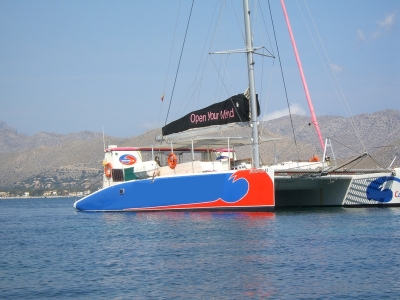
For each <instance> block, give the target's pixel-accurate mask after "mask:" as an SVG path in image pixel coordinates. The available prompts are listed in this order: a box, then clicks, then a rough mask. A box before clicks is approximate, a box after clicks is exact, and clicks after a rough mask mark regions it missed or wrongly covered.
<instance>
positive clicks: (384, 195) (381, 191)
mask: <svg viewBox="0 0 400 300" xmlns="http://www.w3.org/2000/svg"><path fill="white" fill-rule="evenodd" d="M394 182H400V179H399V178H396V177H393V176H390V177H388V176H384V177H379V178H377V179H375V180H374V181H372V182H371V183H370V184H369V185H368V187H367V192H366V193H367V198H368V200H375V201H378V202H382V203H387V202H390V201H391V200H392V199H393V191H392V190H391V187H392V186H393V183H394Z"/></svg>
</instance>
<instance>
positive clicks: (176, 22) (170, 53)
mask: <svg viewBox="0 0 400 300" xmlns="http://www.w3.org/2000/svg"><path fill="white" fill-rule="evenodd" d="M181 3H182V0H181V1H179V6H178V14H177V16H176V21H175V28H174V36H173V38H172V44H171V51H170V52H169V60H168V68H167V76H166V77H165V83H164V89H163V95H162V103H164V95H165V89H166V87H167V81H168V74H169V67H170V65H171V57H172V50H173V48H174V44H175V37H176V28H177V27H178V20H179V12H180V10H181ZM162 103H161V104H162ZM161 111H162V105H161V107H160V113H159V115H158V121H157V128H158V127H159V124H160V119H161Z"/></svg>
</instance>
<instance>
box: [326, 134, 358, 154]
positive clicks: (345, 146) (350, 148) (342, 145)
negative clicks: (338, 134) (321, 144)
mask: <svg viewBox="0 0 400 300" xmlns="http://www.w3.org/2000/svg"><path fill="white" fill-rule="evenodd" d="M328 139H331V140H332V141H335V142H336V143H338V144H340V145H342V146H343V147H345V148H347V149H349V150H351V151H354V152H355V153H357V154H358V155H360V154H361V153H360V152H359V151H357V150H354V149H352V148H350V147H349V146H346V145H345V144H342V143H341V142H339V141H338V140H335V139H333V138H331V137H328Z"/></svg>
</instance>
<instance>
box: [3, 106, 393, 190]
mask: <svg viewBox="0 0 400 300" xmlns="http://www.w3.org/2000/svg"><path fill="white" fill-rule="evenodd" d="M292 119H293V123H294V130H295V133H296V140H297V141H296V143H294V140H293V131H292V128H291V126H290V119H289V117H283V118H279V119H275V120H271V121H268V122H261V128H260V133H261V135H262V136H264V137H276V138H281V140H279V141H276V142H275V143H273V142H269V143H264V144H261V145H260V155H261V160H262V162H263V163H264V164H272V163H274V161H275V159H276V161H278V162H279V161H285V160H298V159H300V160H308V159H309V158H310V157H312V156H313V155H314V154H317V155H318V156H320V157H322V149H320V148H321V147H320V146H319V143H318V140H317V137H316V134H315V130H314V128H313V126H312V125H311V126H309V125H308V124H309V118H308V117H306V116H298V115H293V116H292ZM318 120H319V124H320V127H321V131H322V134H323V136H324V137H330V138H331V139H332V145H333V150H334V154H335V156H336V157H337V158H345V157H349V156H354V155H357V154H359V153H363V152H364V147H363V145H362V143H360V142H359V140H358V139H357V137H356V135H355V134H354V130H353V129H352V126H351V123H353V124H354V125H355V128H357V130H358V135H359V136H360V137H361V139H362V141H363V143H364V145H365V149H366V150H367V151H368V152H369V153H370V154H372V156H373V159H374V160H375V161H376V163H379V164H381V165H383V166H385V167H387V166H389V165H390V163H391V162H392V160H393V159H394V157H396V156H397V157H398V156H400V153H399V148H400V146H399V145H400V111H397V110H385V111H380V112H376V113H374V114H362V115H357V116H354V117H353V118H352V119H351V121H350V120H349V119H348V118H343V117H337V116H321V117H319V118H318ZM160 132H161V130H160V129H154V130H150V131H148V132H145V133H144V134H142V135H139V136H135V137H130V138H125V139H124V138H113V137H110V136H106V137H105V143H106V145H110V144H114V145H118V146H149V145H154V144H155V141H154V138H155V137H156V136H157V135H159V134H160ZM249 132H250V128H246V129H241V130H235V131H232V132H225V133H224V135H225V136H244V135H247V134H249ZM296 144H297V146H296ZM344 145H346V146H344ZM103 147H104V146H103V138H102V134H101V133H95V132H89V131H82V132H77V133H70V134H66V135H62V134H56V133H46V132H39V133H37V134H34V135H32V136H28V135H25V134H20V133H18V131H17V130H16V129H14V128H11V127H8V126H7V124H5V123H4V122H1V121H0V153H1V156H0V191H1V190H18V191H21V190H26V191H30V192H31V193H32V192H33V191H43V190H48V189H57V190H59V191H60V190H64V191H74V190H87V189H90V190H92V191H93V190H96V189H98V188H99V187H100V184H101V178H102V172H103V169H102V165H101V162H102V160H103ZM235 150H236V153H237V156H238V158H248V157H251V149H250V147H249V146H246V147H239V148H237V149H235ZM274 153H275V155H274ZM374 163H375V162H374ZM394 165H397V166H399V165H400V159H398V160H395V162H394Z"/></svg>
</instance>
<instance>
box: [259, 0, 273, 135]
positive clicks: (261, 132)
mask: <svg viewBox="0 0 400 300" xmlns="http://www.w3.org/2000/svg"><path fill="white" fill-rule="evenodd" d="M257 3H258V6H259V10H257V12H258V11H259V12H260V14H261V17H262V21H263V25H264V28H265V31H266V32H267V37H268V42H269V45H270V48H271V49H272V53H271V52H270V51H269V50H268V49H266V48H264V47H263V56H262V58H263V60H262V67H261V74H262V75H261V92H260V95H261V94H262V89H263V80H262V78H263V74H264V62H265V57H264V52H265V51H267V52H268V53H269V54H270V55H272V58H273V60H272V67H271V73H270V76H269V83H268V88H267V95H266V98H265V107H264V113H263V117H262V119H264V118H265V116H266V113H267V106H268V99H269V94H270V91H271V83H272V74H273V70H274V66H275V54H274V51H273V47H272V43H271V39H270V36H269V32H268V27H267V25H266V22H265V18H264V14H263V11H262V8H261V5H260V1H257ZM258 20H260V18H258ZM259 27H260V32H263V31H262V29H261V25H260V22H259ZM261 40H262V45H264V38H263V35H262V34H261ZM263 131H265V128H264V126H261V130H260V136H262V134H263Z"/></svg>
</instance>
